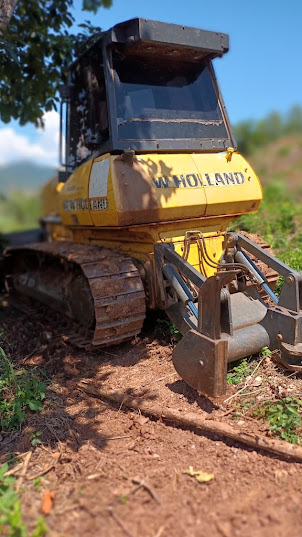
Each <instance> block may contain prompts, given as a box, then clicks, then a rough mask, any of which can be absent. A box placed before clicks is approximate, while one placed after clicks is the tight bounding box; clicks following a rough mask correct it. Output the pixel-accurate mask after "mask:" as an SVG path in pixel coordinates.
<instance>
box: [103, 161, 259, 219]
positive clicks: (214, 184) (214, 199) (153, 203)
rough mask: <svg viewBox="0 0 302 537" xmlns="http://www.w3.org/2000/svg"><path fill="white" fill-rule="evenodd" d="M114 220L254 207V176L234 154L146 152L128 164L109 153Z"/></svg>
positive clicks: (178, 216)
mask: <svg viewBox="0 0 302 537" xmlns="http://www.w3.org/2000/svg"><path fill="white" fill-rule="evenodd" d="M111 177H112V184H113V190H114V195H115V202H116V210H117V219H118V224H119V225H131V224H139V223H148V222H164V221H169V220H180V219H184V218H201V217H203V216H210V215H211V216H212V215H222V214H225V215H227V214H231V215H232V214H238V213H240V214H241V213H244V212H249V211H252V210H256V209H257V207H258V205H259V203H260V201H261V199H262V192H261V187H260V183H259V180H258V178H257V176H256V174H255V173H254V172H253V170H252V169H251V168H250V167H249V166H248V164H247V163H246V161H245V160H244V159H243V158H242V157H241V156H240V155H239V154H238V153H234V154H231V156H230V155H228V154H227V153H212V154H149V155H138V156H137V158H136V159H135V160H134V162H133V163H127V162H125V161H124V160H123V158H122V157H120V156H119V157H112V167H111Z"/></svg>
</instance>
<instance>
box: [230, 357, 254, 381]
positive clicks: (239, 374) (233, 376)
mask: <svg viewBox="0 0 302 537" xmlns="http://www.w3.org/2000/svg"><path fill="white" fill-rule="evenodd" d="M250 371H251V365H250V364H249V363H248V361H247V359H246V358H244V360H241V361H240V362H239V363H238V365H236V366H233V367H232V369H231V370H230V371H229V372H228V373H227V383H228V384H240V382H241V381H242V380H243V379H245V378H246V377H247V376H248V375H249V374H250Z"/></svg>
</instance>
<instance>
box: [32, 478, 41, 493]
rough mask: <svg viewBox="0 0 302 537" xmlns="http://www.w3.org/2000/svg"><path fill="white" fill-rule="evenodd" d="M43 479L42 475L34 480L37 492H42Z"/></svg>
mask: <svg viewBox="0 0 302 537" xmlns="http://www.w3.org/2000/svg"><path fill="white" fill-rule="evenodd" d="M41 481H42V477H41V476H39V477H37V478H36V479H34V480H33V486H34V489H35V491H36V492H41Z"/></svg>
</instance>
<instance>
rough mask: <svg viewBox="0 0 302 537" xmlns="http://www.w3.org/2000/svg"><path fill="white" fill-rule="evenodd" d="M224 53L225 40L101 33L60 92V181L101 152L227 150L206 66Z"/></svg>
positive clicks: (127, 28)
mask: <svg viewBox="0 0 302 537" xmlns="http://www.w3.org/2000/svg"><path fill="white" fill-rule="evenodd" d="M227 51H228V36H227V35H226V34H220V33H216V32H210V31H205V30H198V29H195V28H188V27H184V26H179V25H175V24H165V23H159V22H154V21H149V20H145V19H133V20H130V21H127V22H124V23H121V24H118V25H117V26H114V27H113V28H111V29H110V30H108V31H107V32H104V33H102V34H101V35H100V36H99V37H98V38H97V39H96V40H95V42H94V44H93V45H92V46H91V47H90V48H88V49H87V50H86V51H85V52H83V53H82V54H81V55H80V56H79V58H78V59H77V60H76V61H75V62H74V63H73V64H72V66H71V67H70V70H69V78H68V87H67V88H66V87H65V88H64V91H63V94H65V103H66V120H65V129H66V133H65V140H66V150H65V154H66V171H67V176H68V173H71V172H72V171H73V170H74V169H75V168H77V167H78V166H79V165H80V164H81V163H83V162H84V161H85V160H87V159H89V158H91V157H96V156H98V155H102V154H104V153H107V152H109V153H119V152H123V151H124V150H126V151H127V150H129V149H130V150H134V151H136V152H140V151H142V152H148V151H150V152H151V151H152V152H201V151H207V152H209V151H223V150H225V148H227V147H229V146H234V144H235V142H234V140H233V137H232V133H231V129H230V125H229V121H228V117H227V114H226V110H225V106H224V104H223V100H222V97H221V94H220V91H219V87H218V84H217V81H216V79H215V75H214V71H213V68H212V64H211V60H212V59H213V58H215V57H217V56H222V55H223V54H224V53H225V52H227ZM66 89H67V91H66ZM62 110H63V107H61V115H62ZM62 125H63V121H62V120H61V126H62ZM61 131H62V129H61ZM61 134H62V132H61ZM61 140H63V136H61Z"/></svg>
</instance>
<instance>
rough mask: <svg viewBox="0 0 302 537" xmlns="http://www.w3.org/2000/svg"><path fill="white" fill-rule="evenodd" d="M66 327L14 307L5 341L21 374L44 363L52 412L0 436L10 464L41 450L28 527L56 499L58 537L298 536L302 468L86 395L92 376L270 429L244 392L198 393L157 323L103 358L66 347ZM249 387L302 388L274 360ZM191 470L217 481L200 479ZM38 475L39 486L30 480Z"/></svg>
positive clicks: (29, 473)
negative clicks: (12, 456)
mask: <svg viewBox="0 0 302 537" xmlns="http://www.w3.org/2000/svg"><path fill="white" fill-rule="evenodd" d="M59 323H60V321H59V319H58V318H56V316H55V315H52V316H51V317H49V316H45V315H44V317H40V318H38V317H33V318H31V317H30V316H28V315H25V314H22V313H18V312H16V311H14V310H9V309H8V308H7V311H5V312H4V314H2V319H0V324H1V326H2V328H3V329H4V335H3V336H2V341H1V342H0V343H1V345H2V346H3V347H4V348H5V351H6V352H7V354H8V355H9V358H10V359H11V360H12V361H13V362H14V364H15V365H16V367H18V366H20V364H22V365H26V366H28V367H34V366H39V367H43V368H45V370H46V371H47V374H48V376H49V377H50V378H51V384H50V385H49V387H48V389H47V398H46V401H45V404H44V410H43V411H42V412H39V413H31V415H30V416H28V417H27V420H26V422H25V426H24V427H23V428H22V431H13V432H9V433H8V432H2V433H0V434H1V436H0V462H1V463H2V462H4V461H5V460H6V459H7V457H8V454H9V453H12V452H13V453H16V452H17V453H20V454H24V453H25V452H27V451H29V450H32V456H31V458H30V461H29V465H28V468H27V469H26V474H25V476H24V481H23V485H22V496H21V499H22V509H23V515H24V520H25V521H26V522H27V524H28V525H29V528H31V527H33V523H34V521H35V520H37V518H38V517H39V516H40V515H41V513H42V504H43V500H44V502H45V495H46V496H47V495H48V496H49V492H50V493H51V496H52V498H53V504H52V505H51V508H50V513H49V515H48V516H46V523H47V526H48V528H49V533H48V535H50V536H51V537H84V536H85V537H88V536H89V537H99V536H114V537H125V536H128V537H142V536H144V537H170V536H173V537H185V536H188V537H194V536H196V537H197V536H198V537H203V536H211V537H216V536H220V537H221V536H222V537H233V536H239V537H241V536H242V537H243V536H244V537H249V536H251V537H258V536H259V537H260V536H261V537H266V536H269V537H271V535H274V537H279V536H280V537H281V536H282V537H286V536H290V537H300V535H301V517H302V502H301V500H302V473H301V465H300V464H299V463H295V462H289V461H287V460H282V459H281V458H278V457H276V456H270V455H269V454H265V453H263V452H261V451H253V450H251V449H249V448H246V447H245V446H243V445H240V444H236V443H234V442H232V441H230V440H226V439H224V438H223V437H219V436H215V435H212V436H209V435H203V434H201V433H197V432H196V431H195V430H194V431H193V430H188V429H187V430H186V429H183V428H179V427H176V426H175V424H172V423H166V422H165V421H163V420H161V421H160V420H152V419H150V418H148V417H146V416H143V415H142V414H140V413H138V412H136V411H131V410H129V409H126V408H124V407H123V405H120V406H117V405H113V404H111V403H109V402H108V401H106V400H100V399H98V398H95V397H92V396H89V395H88V394H87V393H85V392H83V391H82V390H81V389H80V388H79V382H80V381H82V380H87V381H89V382H91V383H92V384H93V385H94V386H95V387H98V386H103V387H104V386H107V387H109V388H110V389H114V390H116V391H117V392H118V393H123V394H125V395H126V394H134V395H137V396H140V397H144V398H145V399H147V400H149V401H154V402H156V404H157V405H162V407H163V408H166V407H169V408H171V409H177V410H178V411H179V410H181V411H183V412H185V411H188V410H190V411H191V412H196V413H197V414H198V415H200V416H203V417H207V418H208V419H215V420H217V419H220V420H221V421H223V422H228V423H234V418H235V420H236V424H237V426H239V427H241V428H242V430H246V431H249V432H254V433H255V434H259V433H261V434H268V430H267V425H266V424H265V423H263V422H262V421H260V420H257V419H256V418H255V417H253V415H252V414H249V413H248V412H247V413H245V412H244V405H243V404H242V401H243V400H242V398H241V399H240V404H238V401H239V399H238V398H239V394H238V396H235V397H232V398H231V399H229V397H231V396H232V395H235V393H236V392H237V391H238V389H239V388H241V385H239V386H232V385H230V386H229V388H228V393H227V395H226V396H225V397H223V398H220V399H219V400H211V399H209V398H207V397H203V396H201V395H199V394H198V393H197V392H195V391H194V390H192V389H191V388H189V387H188V386H187V385H186V384H185V383H184V382H183V381H182V380H181V379H180V378H179V377H178V375H177V373H175V371H174V368H173V364H172V361H171V354H172V349H173V342H172V341H170V340H169V338H168V339H167V338H161V337H158V336H156V337H155V336H154V324H155V318H149V320H148V322H147V324H146V326H145V329H144V333H143V334H142V335H141V336H140V337H138V338H136V340H135V341H132V342H129V343H126V344H123V345H120V346H116V347H112V348H109V349H106V350H104V351H98V352H94V353H92V352H85V351H84V352H83V351H82V350H79V349H77V348H75V347H72V346H71V345H69V344H68V343H67V342H66V340H65V338H64V337H62V336H61V335H60V329H59V328H60V326H59ZM256 375H257V376H256ZM255 378H257V380H256V381H255ZM259 379H260V380H259ZM248 382H249V381H248ZM259 383H260V384H259ZM249 390H250V392H251V393H253V394H254V395H253V396H254V397H255V398H256V404H257V401H258V400H259V401H261V399H259V397H262V398H263V397H267V395H268V394H271V395H272V394H274V396H276V397H278V396H284V394H294V395H299V394H300V392H301V391H302V389H301V380H300V379H299V377H298V376H295V375H289V374H288V373H285V372H284V371H283V370H282V369H280V368H279V366H277V365H276V364H274V363H273V362H272V361H271V359H269V358H266V359H264V360H263V361H262V363H261V365H260V366H259V369H258V370H257V373H256V374H255V376H254V377H251V381H250V385H249ZM259 394H260V395H259ZM246 397H248V396H246ZM257 397H258V399H257ZM227 399H229V400H228V401H225V400H227ZM35 431H42V436H41V439H42V444H41V445H38V446H36V447H34V448H33V447H32V445H31V438H30V435H31V433H32V432H35ZM23 460H24V459H23ZM190 466H191V467H193V468H194V470H201V471H203V472H206V473H209V474H213V475H214V477H213V479H212V480H211V481H209V482H207V483H199V482H198V481H197V480H196V479H195V478H194V477H192V476H190V475H189V474H188V473H187V472H188V470H189V467H190ZM39 474H40V475H41V483H40V485H39V486H37V485H34V481H33V479H32V478H33V477H34V476H35V475H39ZM42 474H44V475H42Z"/></svg>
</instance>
